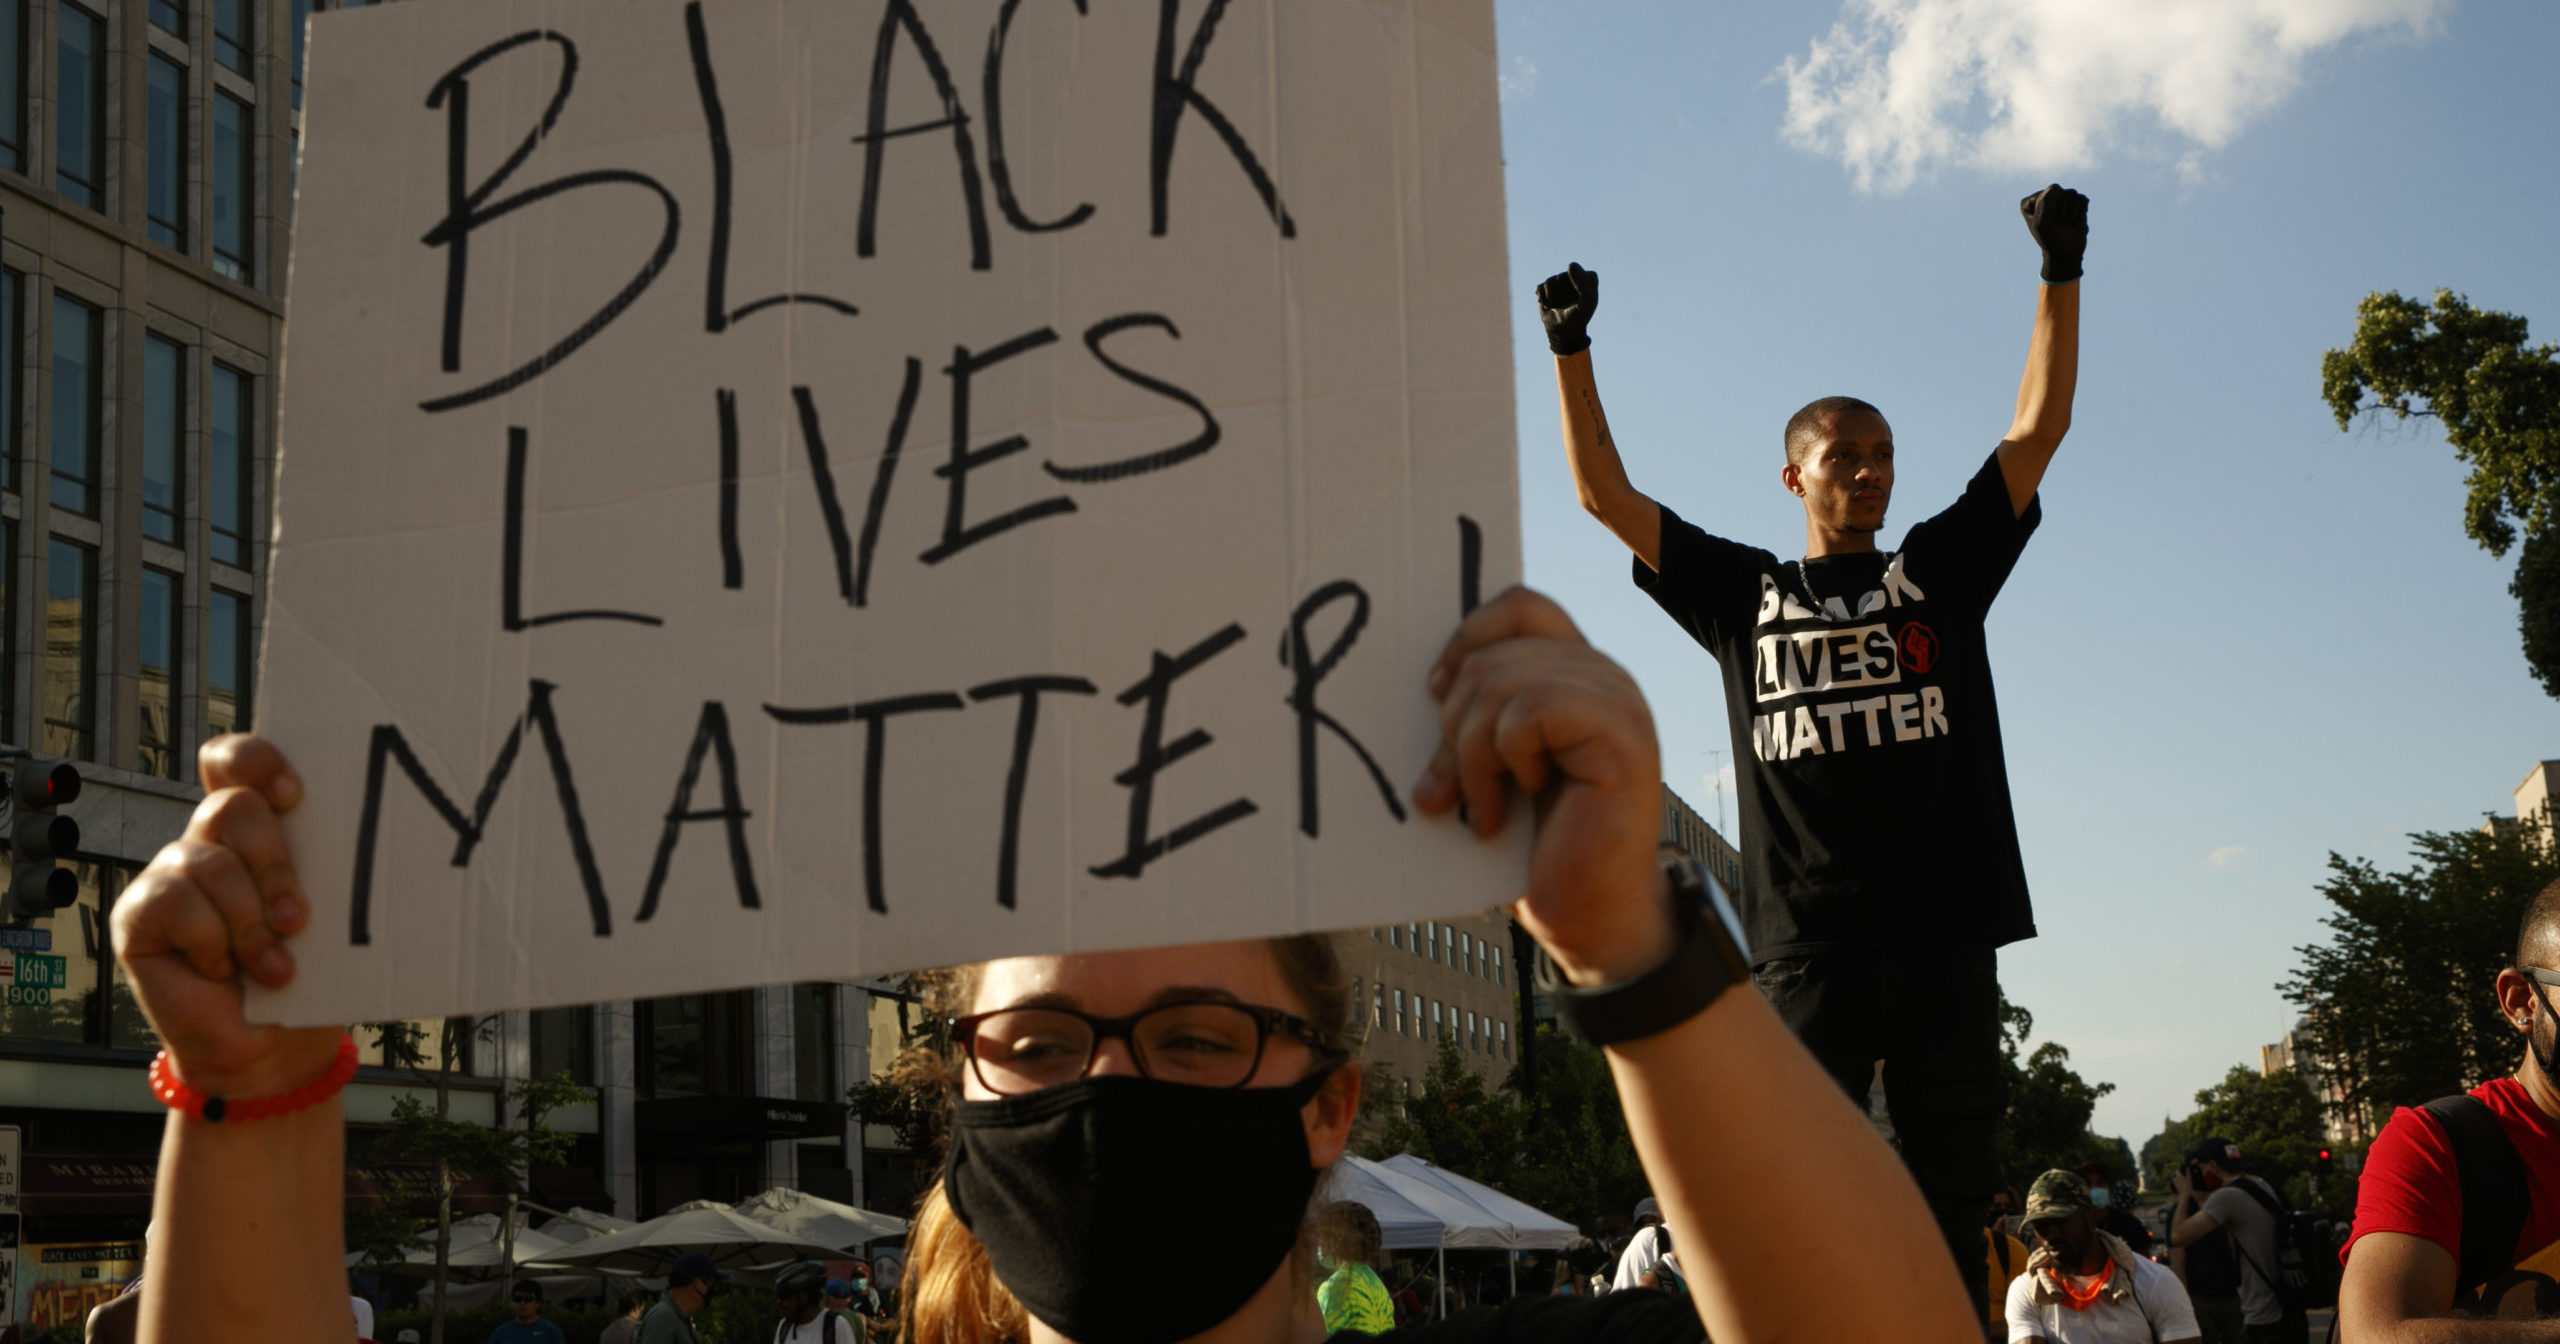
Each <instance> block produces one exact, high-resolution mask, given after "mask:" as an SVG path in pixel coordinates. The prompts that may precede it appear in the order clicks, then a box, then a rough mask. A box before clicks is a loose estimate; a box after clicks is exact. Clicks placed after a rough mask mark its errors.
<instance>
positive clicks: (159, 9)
mask: <svg viewBox="0 0 2560 1344" xmlns="http://www.w3.org/2000/svg"><path fill="white" fill-rule="evenodd" d="M151 22H152V25H153V26H155V27H157V28H159V29H161V30H162V31H164V32H168V33H174V34H176V35H177V36H179V37H185V36H186V35H187V11H186V7H185V6H183V5H181V4H179V3H178V0H151Z"/></svg>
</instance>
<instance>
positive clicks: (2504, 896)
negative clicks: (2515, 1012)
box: [2277, 819, 2560, 1131]
mask: <svg viewBox="0 0 2560 1344" xmlns="http://www.w3.org/2000/svg"><path fill="white" fill-rule="evenodd" d="M2528 820H2530V819H2528ZM2539 829H2540V828H2539V827H2537V826H2531V825H2521V824H2518V825H2504V824H2500V825H2492V826H2490V827H2489V828H2488V829H2487V830H2482V831H2444V832H2432V833H2421V834H2417V835H2413V836H2411V837H2410V838H2409V839H2410V844H2411V846H2412V847H2413V848H2414V849H2415V850H2416V858H2417V861H2416V863H2414V864H2413V865H2412V866H2411V867H2409V868H2408V869H2407V870H2405V871H2402V872H2397V873H2385V872H2383V871H2381V870H2380V869H2378V868H2376V867H2375V866H2374V865H2373V863H2372V862H2371V861H2370V860H2366V859H2356V860H2353V861H2349V860H2347V859H2344V858H2341V857H2339V856H2338V855H2335V854H2332V855H2330V856H2329V880H2328V881H2326V882H2324V883H2322V884H2321V886H2320V892H2321V894H2322V895H2323V896H2326V897H2327V898H2328V899H2329V903H2330V905H2331V906H2332V907H2333V909H2332V911H2331V913H2330V915H2329V917H2328V918H2327V919H2326V920H2324V921H2323V922H2324V923H2325V924H2327V925H2328V927H2329V930H2330V935H2329V941H2328V942H2326V943H2322V944H2313V945H2309V946H2305V947H2300V948H2296V949H2295V951H2296V952H2297V953H2299V954H2300V956H2301V958H2302V962H2301V965H2300V966H2299V967H2298V968H2297V969H2296V970H2295V971H2294V973H2293V975H2292V977H2291V978H2290V979H2287V980H2286V981H2284V983H2282V984H2281V985H2279V986H2278V987H2277V988H2279V989H2280V990H2282V991H2283V993H2284V995H2285V997H2286V998H2288V999H2291V1000H2292V1001H2293V1002H2294V1003H2296V1004H2298V1005H2300V1006H2301V1008H2302V1012H2303V1017H2304V1022H2305V1026H2304V1029H2303V1032H2302V1035H2303V1037H2304V1038H2305V1041H2306V1043H2307V1044H2308V1045H2309V1046H2310V1049H2311V1052H2312V1057H2313V1058H2316V1059H2318V1060H2319V1061H2320V1067H2321V1070H2322V1072H2323V1074H2324V1076H2325V1078H2326V1079H2327V1081H2328V1082H2330V1083H2331V1084H2332V1085H2333V1086H2334V1087H2335V1088H2336V1089H2337V1091H2338V1097H2339V1099H2338V1100H2337V1101H2336V1102H2334V1103H2332V1104H2334V1105H2337V1106H2338V1107H2340V1108H2341V1110H2342V1111H2343V1113H2344V1116H2345V1118H2346V1119H2347V1121H2348V1123H2349V1125H2350V1126H2351V1127H2354V1128H2356V1129H2359V1130H2367V1131H2369V1129H2370V1128H2371V1126H2372V1125H2373V1124H2374V1122H2376V1121H2379V1120H2380V1119H2382V1118H2383V1117H2384V1116H2386V1115H2388V1114H2389V1113H2390V1109H2391V1108H2392V1107H2394V1106H2416V1105H2420V1104H2422V1103H2424V1102H2426V1101H2429V1100H2431V1099H2433V1098H2436V1097H2441V1096H2446V1095H2448V1094H2451V1093H2454V1092H2460V1091H2463V1090H2465V1089H2467V1088H2470V1087H2474V1086H2476V1085H2478V1084H2479V1082H2480V1081H2481V1080H2482V1079H2484V1078H2490V1077H2494V1076H2496V1075H2499V1074H2503V1073H2507V1072H2509V1071H2511V1070H2513V1069H2514V1068H2515V1064H2516V1059H2517V1055H2518V1048H2519V1047H2518V1042H2517V1040H2516V1034H2515V1029H2514V1028H2513V1027H2512V1026H2510V1025H2509V1024H2508V1023H2507V1022H2506V1020H2505V1019H2504V1018H2503V1017H2502V1016H2501V1015H2500V1014H2499V1012H2498V1007H2497V1000H2496V998H2495V997H2494V990H2493V989H2492V986H2493V985H2494V983H2495V982H2496V980H2497V976H2498V972H2499V971H2500V970H2503V969H2505V968H2506V967H2507V966H2509V965H2511V964H2513V962H2514V959H2515V938H2516V925H2517V923H2518V921H2520V920H2521V919H2522V918H2523V917H2524V909H2525V906H2526V904H2527V903H2528V902H2530V901H2531V900H2532V899H2533V895H2534V893H2535V892H2538V891H2540V890H2541V889H2542V888H2543V887H2544V886H2546V885H2548V884H2549V883H2550V882H2551V881H2552V879H2553V878H2555V877H2560V855H2555V854H2554V853H2552V852H2551V851H2550V850H2548V849H2546V848H2545V847H2544V846H2543V845H2541V844H2540V843H2538V842H2537V839H2536V832H2537V831H2539Z"/></svg>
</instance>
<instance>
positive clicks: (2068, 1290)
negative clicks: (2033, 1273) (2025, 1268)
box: [2044, 1256, 2116, 1311]
mask: <svg viewBox="0 0 2560 1344" xmlns="http://www.w3.org/2000/svg"><path fill="white" fill-rule="evenodd" d="M2044 1272H2045V1273H2046V1274H2048V1275H2051V1276H2052V1278H2053V1289H2054V1291H2055V1292H2058V1293H2060V1294H2062V1305H2064V1306H2066V1307H2069V1308H2071V1309H2072V1310H2073V1311H2087V1310H2088V1309H2089V1308H2090V1307H2091V1306H2092V1305H2094V1304H2095V1303H2096V1302H2097V1300H2098V1294H2100V1293H2102V1292H2105V1291H2106V1287H2107V1280H2109V1279H2112V1278H2114V1277H2115V1276H2116V1260H2115V1257H2114V1256H2108V1257H2107V1263H2106V1264H2105V1265H2104V1266H2103V1267H2101V1268H2100V1269H2099V1270H2098V1277H2097V1280H2096V1281H2095V1282H2093V1283H2091V1284H2090V1285H2089V1286H2088V1287H2086V1288H2074V1287H2072V1286H2071V1280H2070V1279H2069V1278H2068V1277H2067V1276H2065V1275H2063V1274H2062V1273H2060V1272H2059V1271H2057V1270H2055V1269H2054V1268H2053V1267H2052V1266H2050V1265H2048V1266H2046V1267H2045V1271H2044Z"/></svg>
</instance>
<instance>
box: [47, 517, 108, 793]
mask: <svg viewBox="0 0 2560 1344" xmlns="http://www.w3.org/2000/svg"><path fill="white" fill-rule="evenodd" d="M97 596H98V553H97V552H96V551H93V550H91V549H89V548H88V547H86V546H83V545H81V544H80V543H78V542H76V541H65V540H63V539H62V538H60V537H55V538H53V539H52V545H51V547H50V548H48V550H47V551H46V554H45V605H44V742H43V750H44V754H46V755H48V756H63V757H68V758H70V759H72V760H80V761H85V760H88V759H89V751H90V748H91V745H92V744H93V742H94V741H95V737H96V732H95V730H96V728H97V718H96V715H95V713H94V712H93V711H94V710H95V707H96V703H95V697H94V696H93V695H92V694H91V691H92V689H93V688H92V686H91V684H90V683H91V682H92V680H93V679H94V677H95V674H96V672H97V654H98V602H97Z"/></svg>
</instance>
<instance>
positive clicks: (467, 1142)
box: [348, 1015, 595, 1344]
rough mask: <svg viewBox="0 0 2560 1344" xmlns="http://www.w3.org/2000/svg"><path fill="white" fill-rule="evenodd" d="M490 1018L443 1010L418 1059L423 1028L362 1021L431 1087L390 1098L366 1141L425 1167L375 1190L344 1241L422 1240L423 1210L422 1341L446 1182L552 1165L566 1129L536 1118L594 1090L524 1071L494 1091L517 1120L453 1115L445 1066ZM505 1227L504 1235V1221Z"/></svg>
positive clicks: (512, 1178) (441, 1279)
mask: <svg viewBox="0 0 2560 1344" xmlns="http://www.w3.org/2000/svg"><path fill="white" fill-rule="evenodd" d="M498 1022H499V1018H498V1017H497V1016H495V1015H491V1016H488V1017H484V1018H477V1019H474V1018H447V1019H446V1020H445V1021H443V1022H442V1023H440V1024H438V1025H437V1027H436V1028H435V1030H437V1031H438V1032H439V1033H440V1035H441V1041H440V1045H441V1047H442V1048H441V1049H439V1050H438V1051H437V1053H436V1057H435V1058H436V1066H435V1068H434V1069H433V1070H432V1071H430V1070H428V1069H427V1068H426V1067H425V1058H426V1055H425V1049H424V1044H425V1035H426V1032H427V1031H428V1030H429V1028H427V1027H425V1026H422V1025H420V1024H417V1023H406V1022H392V1023H381V1024H376V1025H375V1026H372V1027H369V1028H367V1030H371V1031H373V1032H375V1033H376V1034H377V1035H378V1036H379V1037H380V1038H381V1040H382V1045H383V1055H384V1059H385V1061H386V1062H388V1063H391V1064H393V1065H395V1066H405V1067H407V1068H408V1069H409V1070H410V1071H411V1072H412V1073H414V1074H417V1075H418V1076H419V1077H421V1078H422V1079H424V1080H426V1081H428V1082H431V1083H432V1084H433V1085H434V1087H435V1103H434V1105H433V1106H429V1105H428V1104H427V1103H425V1102H422V1101H420V1100H419V1099H418V1098H417V1097H416V1096H414V1095H404V1096H402V1097H401V1098H400V1099H399V1100H397V1101H395V1102H393V1103H392V1107H391V1124H390V1126H389V1127H388V1128H387V1129H385V1130H384V1131H383V1133H382V1135H381V1136H380V1138H379V1139H377V1140H376V1144H375V1151H377V1152H378V1153H380V1154H382V1155H383V1156H385V1157H398V1158H407V1159H410V1160H412V1161H421V1162H427V1163H431V1164H432V1165H433V1167H434V1170H435V1175H434V1178H433V1181H432V1183H431V1184H430V1185H429V1186H428V1187H427V1188H426V1189H425V1191H424V1192H423V1193H421V1192H417V1191H402V1192H393V1191H385V1192H383V1197H384V1209H383V1210H382V1211H379V1212H376V1213H373V1214H370V1215H368V1216H367V1217H365V1218H363V1219H361V1220H351V1222H350V1225H349V1228H348V1232H349V1243H350V1245H355V1244H356V1237H357V1236H358V1235H359V1234H361V1235H362V1236H363V1237H364V1238H365V1240H366V1242H367V1243H368V1245H366V1246H365V1247H364V1249H365V1250H366V1251H367V1252H368V1253H369V1254H370V1253H375V1252H380V1251H384V1250H386V1249H387V1250H388V1251H389V1252H390V1253H391V1255H392V1256H394V1257H397V1256H398V1255H399V1254H401V1253H404V1252H405V1251H406V1250H407V1249H410V1248H413V1247H416V1246H419V1245H422V1244H425V1243H427V1242H428V1241H429V1240H430V1238H429V1237H428V1236H427V1234H426V1229H425V1226H424V1224H425V1221H426V1220H425V1218H424V1217H423V1216H420V1215H419V1214H418V1213H417V1212H416V1210H417V1209H418V1208H419V1206H420V1205H421V1204H423V1205H425V1206H427V1207H428V1208H429V1209H431V1210H432V1212H433V1216H434V1235H433V1237H432V1241H433V1244H434V1246H435V1250H436V1268H435V1279H434V1281H433V1283H434V1286H433V1290H432V1294H431V1298H430V1303H431V1305H430V1310H431V1311H433V1312H434V1322H433V1324H432V1326H431V1327H430V1333H429V1336H428V1337H429V1339H430V1341H432V1344H443V1340H444V1315H445V1313H444V1288H445V1273H446V1258H447V1256H448V1255H449V1254H450V1252H451V1250H452V1245H453V1192H454V1190H455V1189H456V1188H457V1187H459V1186H460V1185H461V1184H462V1183H463V1182H464V1181H468V1180H472V1179H475V1178H477V1179H481V1180H488V1181H495V1182H497V1183H498V1184H500V1185H502V1186H504V1187H505V1188H506V1189H508V1190H509V1191H520V1190H521V1189H523V1182H524V1176H525V1172H526V1168H527V1167H529V1166H534V1165H554V1164H557V1163H560V1162H563V1161H566V1160H567V1159H568V1156H569V1149H570V1146H571V1144H572V1143H574V1142H575V1140H574V1138H573V1136H571V1135H568V1134H565V1133H562V1132H561V1131H559V1130H555V1129H553V1128H551V1127H550V1125H548V1124H546V1123H545V1121H546V1120H547V1119H548V1118H549V1116H550V1115H551V1114H552V1113H553V1112H555V1111H557V1110H559V1109H561V1108H562V1107H565V1106H575V1105H580V1104H582V1103H586V1102H591V1101H593V1100H595V1094H594V1093H593V1092H590V1091H588V1090H587V1089H585V1088H583V1087H580V1086H578V1085H577V1084H576V1083H574V1082H572V1081H570V1079H569V1075H568V1073H567V1072H566V1071H565V1070H564V1071H563V1072H561V1073H559V1074H556V1075H554V1076H552V1077H548V1078H527V1079H525V1080H523V1081H521V1082H518V1083H516V1084H514V1085H513V1086H511V1087H509V1088H508V1089H506V1091H505V1092H504V1093H503V1094H502V1097H503V1099H504V1100H505V1101H506V1102H507V1103H509V1104H510V1105H511V1106H512V1108H513V1111H514V1114H515V1115H516V1116H517V1117H518V1120H519V1122H520V1123H518V1124H516V1125H501V1126H497V1127H491V1126H488V1125H480V1124H474V1123H472V1122H470V1121H468V1120H456V1119H454V1118H453V1068H454V1064H455V1062H456V1061H457V1060H458V1059H459V1058H460V1057H461V1054H462V1049H463V1047H464V1045H465V1044H466V1043H468V1042H469V1041H471V1040H473V1039H475V1038H477V1039H486V1038H487V1037H488V1036H490V1035H491V1034H492V1033H494V1032H495V1031H496V1029H497V1025H498ZM506 1235H507V1236H508V1237H510V1238H512V1237H513V1236H514V1227H513V1224H512V1223H510V1224H509V1225H508V1227H507V1229H506Z"/></svg>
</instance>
